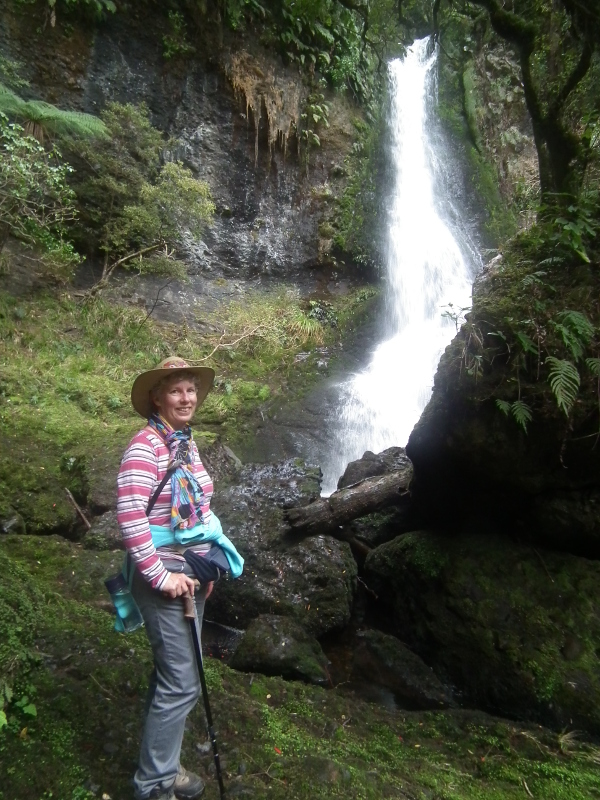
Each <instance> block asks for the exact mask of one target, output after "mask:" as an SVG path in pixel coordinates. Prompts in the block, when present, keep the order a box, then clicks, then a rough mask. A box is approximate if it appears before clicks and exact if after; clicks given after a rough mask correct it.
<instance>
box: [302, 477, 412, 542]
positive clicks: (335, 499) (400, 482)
mask: <svg viewBox="0 0 600 800" xmlns="http://www.w3.org/2000/svg"><path fill="white" fill-rule="evenodd" d="M411 477H412V467H411V466H408V467H406V468H405V469H403V470H399V471H398V472H391V473H389V474H388V475H383V476H379V477H376V478H367V479H366V480H364V481H361V482H360V483H357V484H355V485H354V486H349V487H348V488H346V489H340V490H339V491H337V492H334V493H333V494H332V495H331V496H330V497H324V498H323V499H321V500H317V501H316V502H314V503H311V504H310V505H308V506H300V507H298V508H290V509H288V511H287V512H286V518H287V521H288V523H289V525H290V528H291V529H292V531H293V532H294V533H299V534H302V535H303V536H318V535H320V534H322V533H331V532H332V531H335V530H336V529H338V528H339V527H340V526H342V525H345V524H346V523H348V522H351V521H352V520H353V519H358V518H359V517H364V516H365V515H366V514H371V513H372V512H373V511H379V510H380V509H382V508H387V507H388V506H393V505H397V504H399V503H400V502H401V498H402V497H403V496H404V495H406V494H407V493H408V484H409V483H410V479H411Z"/></svg>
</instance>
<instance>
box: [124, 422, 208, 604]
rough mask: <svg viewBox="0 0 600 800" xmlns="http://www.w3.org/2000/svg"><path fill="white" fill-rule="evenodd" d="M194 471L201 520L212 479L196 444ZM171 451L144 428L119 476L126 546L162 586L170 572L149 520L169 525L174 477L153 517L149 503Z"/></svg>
mask: <svg viewBox="0 0 600 800" xmlns="http://www.w3.org/2000/svg"><path fill="white" fill-rule="evenodd" d="M193 448H194V462H193V466H194V474H195V476H196V478H197V480H198V482H199V484H200V486H201V487H202V491H203V492H204V500H205V502H204V504H203V505H202V506H201V512H202V522H204V523H206V522H208V521H209V519H210V515H211V510H210V499H211V497H212V494H213V483H212V480H211V478H210V476H209V475H208V473H207V472H206V470H205V469H204V465H203V464H202V461H201V460H200V454H199V453H198V448H197V447H196V444H195V443H194V444H193ZM168 461H169V451H168V449H167V447H166V445H165V443H164V442H163V440H162V439H161V437H160V436H159V435H158V434H157V433H156V431H154V430H152V429H151V428H144V429H143V430H141V431H140V432H139V433H137V434H136V435H135V436H134V437H133V439H132V440H131V442H130V443H129V447H128V448H127V450H126V451H125V455H124V456H123V460H122V461H121V468H120V469H119V475H118V478H117V520H118V523H119V528H120V529H121V535H122V537H123V542H124V544H125V547H126V549H127V551H128V553H129V554H130V556H131V558H132V560H133V562H134V564H135V566H136V567H137V569H138V570H139V571H140V572H141V574H142V575H143V576H144V578H145V579H146V580H147V581H148V582H149V583H150V584H151V585H152V586H153V587H154V588H155V589H160V588H161V587H162V586H163V584H164V582H165V581H166V580H167V578H168V576H169V572H168V571H167V569H166V568H165V565H164V564H163V562H162V560H161V558H160V554H159V553H158V552H157V550H156V548H155V547H154V544H153V542H152V534H151V533H150V524H152V525H161V526H164V527H169V525H170V524H171V481H169V480H168V481H167V483H166V485H165V487H164V489H163V490H162V492H161V493H160V495H159V496H158V499H157V501H156V503H155V505H154V508H153V509H152V510H151V511H150V517H147V516H146V507H147V505H148V502H149V500H150V498H151V497H152V495H153V494H154V492H155V491H156V489H157V487H158V484H159V483H160V482H161V480H162V479H163V478H164V476H165V473H166V471H167V463H168Z"/></svg>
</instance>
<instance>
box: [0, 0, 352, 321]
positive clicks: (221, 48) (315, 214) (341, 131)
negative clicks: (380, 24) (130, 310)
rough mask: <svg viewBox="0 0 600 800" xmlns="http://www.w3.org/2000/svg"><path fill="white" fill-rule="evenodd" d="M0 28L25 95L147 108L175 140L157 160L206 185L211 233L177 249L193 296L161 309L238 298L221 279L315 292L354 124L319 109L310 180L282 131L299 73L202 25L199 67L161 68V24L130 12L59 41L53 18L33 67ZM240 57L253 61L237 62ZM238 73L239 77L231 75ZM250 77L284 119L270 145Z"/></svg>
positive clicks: (22, 35) (5, 18) (17, 22)
mask: <svg viewBox="0 0 600 800" xmlns="http://www.w3.org/2000/svg"><path fill="white" fill-rule="evenodd" d="M0 22H2V23H5V24H4V25H1V24H0V47H2V50H3V52H6V54H7V55H10V57H12V58H15V59H18V60H19V61H21V62H23V64H26V65H27V67H26V72H27V74H26V76H25V77H27V78H28V80H29V81H30V84H31V91H32V93H34V94H36V95H39V96H40V97H41V98H42V99H45V100H48V101H50V102H53V103H56V104H58V105H60V106H61V107H65V108H74V109H77V110H82V111H86V112H88V113H92V114H99V113H100V111H101V110H102V109H103V107H105V105H106V104H107V103H108V102H110V101H118V102H120V103H134V104H136V105H139V104H141V103H145V104H146V105H147V107H148V109H149V112H150V118H151V120H152V122H153V124H154V125H155V126H157V127H158V128H160V129H161V130H162V131H164V132H165V133H166V134H168V135H169V136H170V137H172V140H171V143H170V144H169V148H168V150H165V152H164V158H165V159H166V160H174V161H175V160H176V161H180V162H182V163H183V164H184V165H185V166H187V167H189V168H190V169H191V170H192V171H193V172H194V174H195V175H196V176H198V177H199V178H201V179H203V180H206V181H207V182H208V184H209V186H210V188H211V192H212V195H213V199H214V201H215V204H216V214H215V217H214V224H212V225H211V226H210V227H209V228H208V229H207V231H206V235H205V236H204V237H203V240H202V241H200V242H194V241H192V240H190V241H189V242H187V245H186V247H185V248H184V250H185V253H184V255H185V259H186V264H187V268H188V272H189V274H190V277H191V284H187V285H184V284H181V283H180V282H176V281H174V282H173V284H172V285H171V286H169V287H168V289H167V290H166V291H165V292H163V294H162V295H161V298H162V300H163V301H166V302H167V303H168V304H169V305H170V306H174V305H176V306H179V307H180V306H181V304H182V303H185V302H189V303H191V306H190V308H193V307H194V306H195V305H198V304H200V306H201V307H206V306H207V305H210V304H211V303H212V304H214V303H218V302H220V301H222V300H223V299H228V297H227V295H228V296H229V297H230V296H231V295H232V294H235V293H236V287H235V286H228V287H227V291H225V292H224V291H223V287H222V286H221V285H219V284H218V283H217V284H215V281H220V282H221V283H222V281H223V278H232V279H235V280H236V281H246V280H252V281H254V280H256V279H265V280H268V279H269V278H270V277H272V278H279V279H280V278H286V279H290V278H292V279H294V278H296V279H298V280H300V281H306V282H308V283H311V282H313V283H314V278H313V276H311V275H310V274H307V269H308V268H311V267H314V266H317V265H319V264H322V263H325V264H327V265H329V264H330V259H329V256H328V251H329V249H330V246H331V241H329V242H327V241H325V240H324V239H323V236H322V235H321V234H320V233H319V225H320V223H321V221H322V219H323V215H324V214H328V213H329V212H328V208H329V205H330V204H331V202H332V200H333V198H334V195H335V192H336V190H337V188H338V187H341V186H343V185H344V181H345V180H346V177H345V176H344V175H343V174H339V173H338V172H336V171H335V169H334V168H333V167H332V165H335V164H338V163H343V161H344V157H345V155H346V154H347V152H348V151H349V149H350V147H351V145H352V141H353V137H354V129H353V125H352V120H353V119H354V118H356V116H357V114H359V113H360V112H359V111H358V110H357V109H356V108H351V107H350V106H349V105H348V104H347V103H346V101H345V100H343V98H341V97H335V96H332V98H331V99H329V98H328V102H329V103H330V106H331V110H330V128H329V129H327V131H326V132H325V133H324V134H323V136H322V137H321V138H322V146H321V148H320V150H319V152H318V155H317V154H313V158H312V163H311V166H310V170H309V171H308V172H307V169H306V165H305V163H304V162H303V160H302V158H301V157H300V156H299V154H298V143H297V141H296V139H295V135H294V134H293V130H294V127H293V125H290V124H289V122H290V120H292V119H296V118H297V117H299V114H300V112H301V111H302V110H303V107H304V106H303V104H304V102H305V98H306V95H307V94H308V89H307V87H306V86H305V85H304V84H303V82H302V81H301V79H300V77H299V75H298V72H297V71H294V70H293V69H288V68H287V67H285V66H284V65H283V64H282V63H281V62H280V61H279V60H278V59H276V58H275V57H273V56H272V55H269V54H268V53H267V52H266V51H263V50H261V49H260V48H259V47H257V45H256V42H251V43H246V42H244V41H243V39H242V38H239V37H238V39H235V41H233V42H232V43H231V45H228V43H223V42H222V41H219V36H218V35H217V29H216V28H215V30H214V31H213V33H214V35H212V34H211V32H210V31H209V30H208V27H207V26H209V23H210V20H208V19H205V20H203V21H202V23H201V24H200V26H199V33H198V35H199V36H200V37H201V39H203V41H201V42H198V46H197V48H196V49H197V53H196V55H195V56H194V57H193V58H189V59H183V60H175V61H173V62H170V61H167V60H165V58H164V56H163V47H164V45H163V36H164V32H165V28H164V26H165V24H167V23H166V19H161V14H160V13H159V12H157V13H156V14H155V13H153V14H152V15H147V14H146V15H145V16H144V17H143V19H142V18H141V16H138V15H137V12H136V10H135V9H130V10H129V11H126V10H123V11H122V12H120V13H119V14H115V15H109V17H108V18H107V19H106V20H105V21H104V22H103V23H102V24H101V25H96V26H89V27H86V26H85V25H84V24H83V23H76V22H75V24H71V25H70V31H69V33H68V35H67V34H66V32H65V31H64V30H62V27H61V26H62V19H60V18H59V20H58V22H57V26H56V27H55V28H52V29H50V28H46V29H45V34H44V36H43V37H42V36H40V37H37V38H36V42H35V49H36V58H35V59H33V60H32V59H31V58H30V52H31V46H32V42H31V34H32V31H31V28H32V25H31V21H30V20H29V19H25V15H21V14H15V13H13V12H11V10H10V9H7V10H4V11H2V12H0ZM9 31H10V35H9ZM246 46H247V47H248V50H253V51H256V55H254V56H250V55H249V54H248V53H245V49H246ZM229 47H231V50H229ZM232 54H233V55H232ZM242 55H245V57H246V61H247V64H246V62H244V61H243V60H242V67H240V66H239V65H238V67H237V69H238V74H237V82H236V80H234V78H233V77H232V74H231V69H232V67H231V62H232V60H233V59H234V58H235V57H239V58H241V56H242ZM239 58H238V60H239ZM244 64H245V65H246V66H245V68H246V70H247V72H248V75H244V74H243V73H242V74H240V69H241V68H243V66H244ZM255 73H261V74H263V77H264V81H263V83H264V85H265V87H266V88H265V91H267V92H269V91H270V92H271V93H272V95H273V98H275V99H276V100H277V102H278V103H279V105H281V106H282V109H280V111H282V112H285V114H286V115H287V116H286V119H287V123H288V125H287V128H285V130H281V131H280V135H279V136H278V135H276V134H277V131H279V128H278V127H277V125H279V124H281V120H280V119H275V120H271V122H269V121H268V120H267V115H266V113H265V112H264V107H265V103H266V101H269V100H270V99H271V97H270V95H269V96H268V95H265V96H263V95H260V94H259V95H257V96H256V97H254V101H255V102H258V103H259V107H258V109H256V110H255V113H253V111H252V103H251V102H247V101H249V100H250V98H249V97H247V96H245V95H244V90H245V89H247V88H248V86H250V84H251V83H252V81H251V80H250V78H252V77H254V78H255ZM234 83H235V84H236V85H237V87H238V91H237V93H236V92H235V91H234V88H233V84H234ZM253 88H255V87H253ZM273 126H275V127H273ZM284 127H285V126H284ZM274 134H275V136H274ZM284 134H285V136H284ZM87 268H88V272H89V268H90V265H87ZM149 283H150V284H152V282H151V281H150V282H149ZM163 283H164V281H163ZM238 288H239V287H238ZM151 289H152V286H151V285H149V287H148V296H150V294H151ZM190 290H191V291H190ZM140 291H144V293H145V292H146V289H144V290H140ZM152 297H153V295H152ZM143 299H144V298H142V300H143ZM168 308H169V306H167V305H166V304H163V305H162V307H160V308H158V309H157V312H158V315H159V316H160V314H161V311H162V312H163V315H164V316H166V317H168V316H169V315H168V311H165V309H168ZM174 321H175V320H174ZM179 321H180V320H179Z"/></svg>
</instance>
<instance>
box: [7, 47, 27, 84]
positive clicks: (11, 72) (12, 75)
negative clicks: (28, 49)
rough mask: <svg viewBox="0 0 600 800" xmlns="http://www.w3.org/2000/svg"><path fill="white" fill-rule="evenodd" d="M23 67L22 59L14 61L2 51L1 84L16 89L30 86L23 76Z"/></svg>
mask: <svg viewBox="0 0 600 800" xmlns="http://www.w3.org/2000/svg"><path fill="white" fill-rule="evenodd" d="M22 68H23V65H22V64H21V62H20V61H13V60H12V59H10V58H6V57H5V56H3V55H2V54H1V53H0V85H4V86H6V87H8V88H9V89H14V90H17V89H24V88H25V87H26V86H28V85H29V84H28V81H26V80H25V79H24V78H22V77H21V70H22Z"/></svg>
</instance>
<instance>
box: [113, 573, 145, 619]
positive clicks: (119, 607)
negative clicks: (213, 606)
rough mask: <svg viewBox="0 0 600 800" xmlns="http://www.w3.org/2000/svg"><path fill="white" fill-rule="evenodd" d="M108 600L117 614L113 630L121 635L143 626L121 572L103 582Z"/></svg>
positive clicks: (138, 611)
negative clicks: (120, 632) (108, 595)
mask: <svg viewBox="0 0 600 800" xmlns="http://www.w3.org/2000/svg"><path fill="white" fill-rule="evenodd" d="M104 585H105V586H106V588H107V589H108V593H109V594H110V598H111V600H112V602H113V605H114V607H115V609H116V612H117V619H116V620H115V629H116V630H118V631H122V632H123V633H131V632H132V631H136V630H137V629H138V628H141V627H142V625H143V624H144V620H143V619H142V615H141V613H140V610H139V608H138V605H137V603H136V602H135V600H134V598H133V595H132V594H131V590H130V589H129V585H128V583H127V581H126V580H125V576H124V575H123V573H122V572H119V574H118V575H114V576H113V577H112V578H108V579H107V580H105V581H104Z"/></svg>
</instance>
